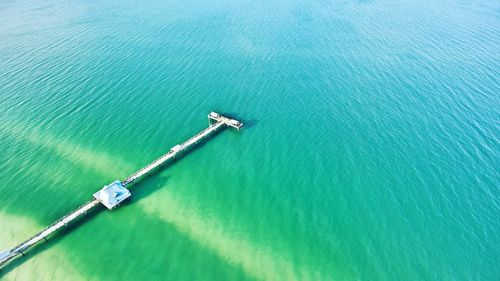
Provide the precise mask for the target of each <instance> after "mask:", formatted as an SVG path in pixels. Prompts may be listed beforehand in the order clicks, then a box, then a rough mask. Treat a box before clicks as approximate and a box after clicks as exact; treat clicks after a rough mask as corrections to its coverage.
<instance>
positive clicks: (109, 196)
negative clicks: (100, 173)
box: [94, 180, 131, 210]
mask: <svg viewBox="0 0 500 281" xmlns="http://www.w3.org/2000/svg"><path fill="white" fill-rule="evenodd" d="M130 196H131V194H130V191H129V190H128V189H126V188H125V187H124V186H123V184H122V182H121V181H119V180H116V181H114V182H113V183H111V184H109V185H106V186H104V187H103V188H102V189H101V190H99V191H97V192H96V193H94V198H96V199H98V200H99V201H100V202H101V203H102V204H103V205H104V206H106V208H108V209H110V210H111V209H113V208H115V207H116V206H118V205H119V204H120V203H121V202H122V201H123V200H125V199H127V198H129V197H130Z"/></svg>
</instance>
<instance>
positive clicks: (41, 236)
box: [0, 112, 243, 269]
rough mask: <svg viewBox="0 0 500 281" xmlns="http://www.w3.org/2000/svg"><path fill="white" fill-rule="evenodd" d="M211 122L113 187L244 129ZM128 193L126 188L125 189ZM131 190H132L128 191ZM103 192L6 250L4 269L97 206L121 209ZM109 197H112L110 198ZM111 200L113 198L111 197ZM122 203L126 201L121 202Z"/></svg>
mask: <svg viewBox="0 0 500 281" xmlns="http://www.w3.org/2000/svg"><path fill="white" fill-rule="evenodd" d="M208 120H209V126H208V128H206V129H204V130H202V131H201V132H199V133H198V134H196V135H194V136H193V137H191V138H189V139H188V140H186V141H185V142H183V143H181V144H178V145H175V146H174V147H172V148H171V149H170V150H169V151H168V152H167V153H165V154H164V155H162V156H161V157H159V158H158V159H156V160H154V161H153V162H151V163H150V164H148V165H146V166H145V167H143V168H141V169H140V170H138V171H137V172H135V173H133V174H132V175H130V176H129V177H127V178H126V179H125V180H123V181H121V182H120V181H115V182H114V183H112V184H111V185H113V184H121V185H122V187H123V188H125V187H126V186H127V185H130V184H132V183H134V182H136V181H138V180H139V179H140V178H142V177H143V176H145V175H147V174H148V173H150V172H152V171H153V170H155V169H156V168H158V167H160V166H162V165H163V164H165V163H166V162H167V161H169V160H171V159H173V158H175V157H176V156H177V155H178V154H179V153H181V152H183V151H186V150H188V149H189V148H190V147H192V146H194V145H196V144H197V143H198V142H199V141H201V140H202V139H204V138H206V137H208V136H209V135H211V134H212V133H214V132H215V131H217V130H219V129H221V128H223V127H224V126H226V127H232V128H235V129H238V130H240V129H241V128H242V127H243V124H242V123H241V122H239V121H237V120H234V119H230V118H227V117H225V116H222V115H220V114H218V113H215V112H211V113H210V114H209V115H208ZM111 185H108V186H104V187H103V188H102V189H101V190H100V191H105V189H106V188H109V187H110V186H111ZM125 190H126V189H125ZM126 191H128V190H126ZM98 194H100V193H99V191H98V192H96V193H95V194H94V197H95V198H94V199H92V200H90V201H88V202H87V203H85V204H83V205H81V206H80V207H78V208H77V209H75V210H73V211H71V212H69V213H68V214H66V215H65V216H63V217H62V218H61V219H59V220H57V221H56V222H54V223H53V224H51V225H49V226H48V227H46V228H45V229H43V230H42V231H40V232H38V233H37V234H35V235H33V236H32V237H30V238H28V239H27V240H25V241H23V242H22V243H20V244H19V245H17V246H15V247H13V248H12V249H10V250H6V251H3V252H1V253H0V269H1V268H2V267H3V266H4V265H6V264H7V263H8V262H9V261H11V260H13V259H14V258H16V257H18V256H19V255H24V253H25V252H26V251H28V250H29V249H30V248H31V247H33V246H34V245H35V244H37V243H38V242H40V241H42V240H46V239H47V238H48V237H49V236H50V235H51V234H53V233H54V232H56V231H57V230H59V229H60V228H62V227H64V226H66V225H67V224H69V223H70V222H72V221H74V220H76V219H77V218H79V217H81V216H83V215H85V214H86V213H87V212H88V211H90V210H91V209H93V208H95V207H96V206H98V205H100V203H102V204H103V205H105V206H106V207H107V208H108V209H113V208H115V207H116V206H118V205H119V204H120V203H121V201H117V200H116V199H119V198H112V199H115V200H113V204H111V205H110V204H107V203H106V202H105V201H104V199H103V198H100V197H99V195H98ZM108 196H109V195H108ZM122 197H123V200H125V199H127V198H129V197H130V196H122ZM107 199H108V200H109V198H107ZM120 200H122V199H120Z"/></svg>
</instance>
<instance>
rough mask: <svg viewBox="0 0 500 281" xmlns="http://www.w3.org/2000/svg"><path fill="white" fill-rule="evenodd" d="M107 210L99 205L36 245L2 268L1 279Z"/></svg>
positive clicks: (0, 270)
mask: <svg viewBox="0 0 500 281" xmlns="http://www.w3.org/2000/svg"><path fill="white" fill-rule="evenodd" d="M105 209H106V208H105V207H104V206H102V205H99V206H97V207H95V208H93V209H91V210H89V212H88V213H87V214H86V215H85V216H83V217H81V218H79V219H77V220H76V221H75V222H72V223H70V224H68V225H67V226H66V227H64V228H61V229H60V230H59V231H57V232H56V233H54V234H53V235H52V236H50V237H49V238H47V239H46V240H45V241H41V242H39V243H38V244H36V245H34V246H33V248H32V249H31V250H28V251H26V252H25V253H24V254H23V255H22V256H19V257H17V258H15V259H13V260H12V261H10V262H9V263H7V264H6V265H4V266H3V267H2V268H0V279H1V278H2V277H3V276H4V275H6V274H7V273H9V272H10V271H12V270H13V269H14V268H16V267H18V266H20V265H21V264H22V263H24V262H26V261H28V260H29V259H31V258H33V257H35V256H37V255H38V254H40V253H42V252H44V251H46V250H48V249H50V248H52V247H54V246H55V245H57V243H58V242H59V241H61V240H62V239H64V238H65V237H66V235H67V234H69V233H70V232H72V231H73V230H74V229H76V228H78V227H79V226H80V225H82V224H83V223H85V222H87V221H88V220H91V219H93V218H94V217H96V216H97V215H98V214H99V213H100V212H102V211H103V210H105Z"/></svg>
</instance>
